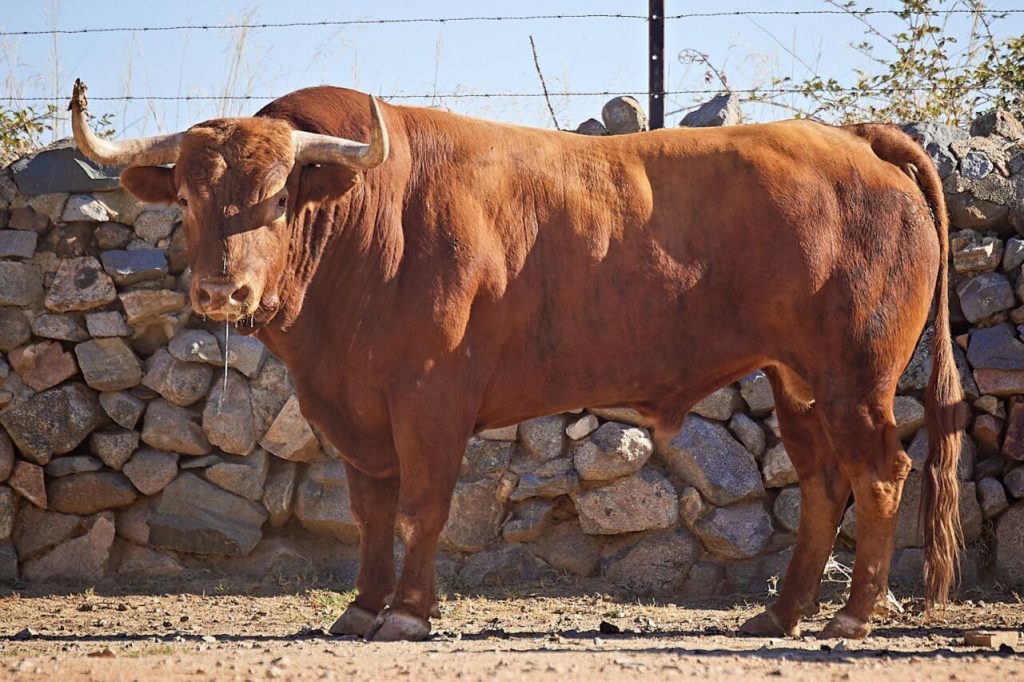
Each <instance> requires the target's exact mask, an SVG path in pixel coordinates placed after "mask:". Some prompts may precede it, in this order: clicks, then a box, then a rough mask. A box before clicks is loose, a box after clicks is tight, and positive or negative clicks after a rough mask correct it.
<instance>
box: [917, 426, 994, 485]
mask: <svg viewBox="0 0 1024 682" xmlns="http://www.w3.org/2000/svg"><path fill="white" fill-rule="evenodd" d="M907 455H909V456H910V463H911V466H912V467H913V469H914V471H922V470H923V469H924V463H925V461H926V460H927V458H928V429H918V431H917V435H915V436H914V440H913V441H911V443H910V447H908V448H907ZM976 459H977V449H976V448H975V446H974V441H973V440H971V438H970V437H969V436H968V435H967V434H966V433H963V432H961V433H960V466H959V467H957V476H959V478H960V480H961V481H965V480H967V479H969V478H970V477H971V472H972V471H973V470H974V462H975V460H976Z"/></svg>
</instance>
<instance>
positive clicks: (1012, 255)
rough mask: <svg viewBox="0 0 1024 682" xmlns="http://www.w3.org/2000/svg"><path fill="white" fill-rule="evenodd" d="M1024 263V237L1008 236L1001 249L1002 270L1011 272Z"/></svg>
mask: <svg viewBox="0 0 1024 682" xmlns="http://www.w3.org/2000/svg"><path fill="white" fill-rule="evenodd" d="M1022 264H1024V239H1021V238H1020V237H1010V238H1009V239H1008V240H1006V248H1004V249H1003V272H1013V271H1014V270H1016V269H1017V268H1019V267H1020V266H1021V265H1022Z"/></svg>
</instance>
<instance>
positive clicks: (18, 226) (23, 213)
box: [7, 206, 50, 232]
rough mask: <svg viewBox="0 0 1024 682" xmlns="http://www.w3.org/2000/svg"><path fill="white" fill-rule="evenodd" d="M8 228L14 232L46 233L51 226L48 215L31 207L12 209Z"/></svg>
mask: <svg viewBox="0 0 1024 682" xmlns="http://www.w3.org/2000/svg"><path fill="white" fill-rule="evenodd" d="M7 226H8V227H10V228H11V229H12V230H28V231H32V232H45V231H46V228H48V227H49V226H50V219H49V218H47V217H46V214H44V213H40V212H38V211H35V210H33V209H32V208H31V207H30V206H21V207H18V208H12V209H11V211H10V218H9V219H8V221H7Z"/></svg>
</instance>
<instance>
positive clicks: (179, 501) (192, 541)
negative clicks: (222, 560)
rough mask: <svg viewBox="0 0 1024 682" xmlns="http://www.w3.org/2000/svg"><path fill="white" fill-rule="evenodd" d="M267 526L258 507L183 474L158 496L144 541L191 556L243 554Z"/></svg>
mask: <svg viewBox="0 0 1024 682" xmlns="http://www.w3.org/2000/svg"><path fill="white" fill-rule="evenodd" d="M266 520H267V512H266V510H265V509H264V508H263V507H262V506H261V505H259V504H257V503H255V502H252V501H250V500H247V499H245V498H244V497H239V496H238V495H234V494H232V493H229V492H227V491H226V490H222V489H220V488H218V487H217V486H215V485H213V484H212V483H209V482H207V481H204V480H203V479H201V478H199V477H198V476H196V475H195V474H191V473H187V472H186V473H182V474H181V475H179V476H178V478H176V479H175V480H174V481H173V482H172V483H171V484H170V485H168V486H167V487H166V488H164V491H163V492H162V493H161V495H160V498H159V502H158V503H157V505H156V508H155V510H154V511H153V515H152V516H151V517H150V520H149V527H150V531H149V541H150V544H152V545H154V546H156V547H163V548H166V549H173V550H177V551H179V552H189V553H192V554H248V553H249V552H251V551H252V550H253V549H254V548H255V547H256V544H257V543H258V542H259V541H260V538H262V537H263V532H262V530H261V528H262V526H263V522H264V521H266Z"/></svg>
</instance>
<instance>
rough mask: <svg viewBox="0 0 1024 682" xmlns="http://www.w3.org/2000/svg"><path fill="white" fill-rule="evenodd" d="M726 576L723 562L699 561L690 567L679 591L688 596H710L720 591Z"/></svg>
mask: <svg viewBox="0 0 1024 682" xmlns="http://www.w3.org/2000/svg"><path fill="white" fill-rule="evenodd" d="M724 578H725V571H724V570H723V569H722V564H719V563H717V562H714V561H698V562H697V563H695V564H694V565H693V567H692V568H691V569H690V573H689V575H687V576H686V580H684V581H683V583H682V584H681V585H680V587H679V591H680V592H681V593H682V594H684V595H686V596H687V597H710V596H712V595H713V594H715V593H716V592H717V591H718V587H719V585H721V584H722V580H723V579H724Z"/></svg>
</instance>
